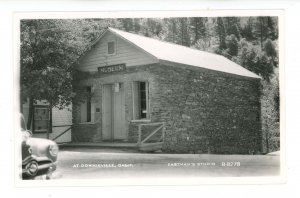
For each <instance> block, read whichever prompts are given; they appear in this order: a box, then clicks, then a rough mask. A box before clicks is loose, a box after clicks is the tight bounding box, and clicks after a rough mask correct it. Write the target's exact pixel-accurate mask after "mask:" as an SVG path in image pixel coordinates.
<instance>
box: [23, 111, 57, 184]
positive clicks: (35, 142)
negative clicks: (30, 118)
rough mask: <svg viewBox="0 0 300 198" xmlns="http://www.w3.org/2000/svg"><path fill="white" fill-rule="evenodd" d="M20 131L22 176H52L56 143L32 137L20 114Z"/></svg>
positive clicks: (31, 177) (27, 177) (55, 157)
mask: <svg viewBox="0 0 300 198" xmlns="http://www.w3.org/2000/svg"><path fill="white" fill-rule="evenodd" d="M21 132H22V178H23V179H35V178H36V177H37V176H44V178H45V179H50V178H51V177H52V173H53V171H55V170H56V167H57V155H58V151H59V148H58V145H57V144H56V143H55V142H53V141H51V140H48V139H42V138H33V137H32V133H31V131H29V130H27V129H26V123H25V119H24V117H23V116H22V115H21Z"/></svg>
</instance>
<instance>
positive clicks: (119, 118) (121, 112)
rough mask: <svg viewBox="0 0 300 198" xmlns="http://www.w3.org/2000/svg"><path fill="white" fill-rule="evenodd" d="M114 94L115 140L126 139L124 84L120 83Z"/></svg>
mask: <svg viewBox="0 0 300 198" xmlns="http://www.w3.org/2000/svg"><path fill="white" fill-rule="evenodd" d="M115 86H118V88H115V90H114V92H113V102H114V103H113V139H115V140H123V139H126V130H125V94H124V84H123V83H119V85H115Z"/></svg>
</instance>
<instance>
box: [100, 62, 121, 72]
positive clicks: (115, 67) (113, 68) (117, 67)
mask: <svg viewBox="0 0 300 198" xmlns="http://www.w3.org/2000/svg"><path fill="white" fill-rule="evenodd" d="M125 70H126V65H125V64H124V63H123V64H118V65H110V66H105V67H98V72H99V73H101V74H108V73H114V72H121V71H125Z"/></svg>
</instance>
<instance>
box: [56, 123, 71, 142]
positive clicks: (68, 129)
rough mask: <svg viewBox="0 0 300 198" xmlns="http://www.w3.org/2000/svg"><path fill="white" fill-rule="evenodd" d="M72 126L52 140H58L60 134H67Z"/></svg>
mask: <svg viewBox="0 0 300 198" xmlns="http://www.w3.org/2000/svg"><path fill="white" fill-rule="evenodd" d="M71 128H72V125H71V126H70V127H69V128H67V129H66V130H65V131H63V132H62V133H61V134H59V135H58V136H56V137H55V138H53V139H52V140H53V141H54V140H56V139H57V138H59V137H60V136H62V135H63V134H65V133H66V132H67V131H69V130H70V129H71Z"/></svg>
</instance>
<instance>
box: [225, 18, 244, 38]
mask: <svg viewBox="0 0 300 198" xmlns="http://www.w3.org/2000/svg"><path fill="white" fill-rule="evenodd" d="M223 21H225V22H224V25H225V28H226V33H227V35H232V34H233V35H235V37H236V38H237V39H238V40H240V38H241V34H240V19H239V18H238V17H224V18H223Z"/></svg>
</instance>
